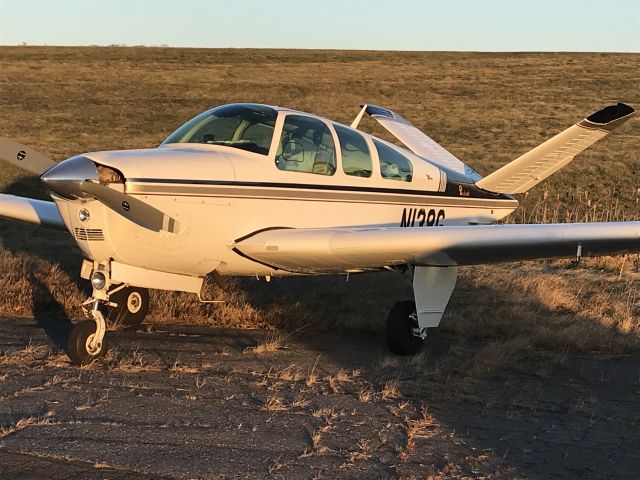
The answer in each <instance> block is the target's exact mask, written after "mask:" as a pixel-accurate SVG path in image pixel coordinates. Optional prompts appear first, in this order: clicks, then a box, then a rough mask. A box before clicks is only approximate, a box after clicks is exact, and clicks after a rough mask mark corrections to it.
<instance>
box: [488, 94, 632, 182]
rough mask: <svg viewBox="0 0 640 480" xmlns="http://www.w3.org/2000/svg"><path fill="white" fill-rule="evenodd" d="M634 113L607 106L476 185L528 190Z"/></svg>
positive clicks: (626, 107)
mask: <svg viewBox="0 0 640 480" xmlns="http://www.w3.org/2000/svg"><path fill="white" fill-rule="evenodd" d="M634 113H635V110H634V109H633V108H631V107H630V106H628V105H625V104H624V103H618V104H617V105H610V106H608V107H605V108H603V109H602V110H600V111H598V112H596V113H594V114H592V115H590V116H588V117H587V118H585V119H584V120H582V121H580V122H578V123H577V124H575V125H573V126H571V127H569V128H567V129H566V130H565V131H563V132H562V133H559V134H558V135H556V136H555V137H553V138H551V139H549V140H547V141H546V142H544V143H543V144H542V145H538V146H537V147H536V148H534V149H533V150H530V151H528V152H527V153H525V154H524V155H522V156H520V157H518V158H516V159H515V160H514V161H513V162H511V163H508V164H507V165H505V166H504V167H502V168H500V169H499V170H496V171H495V172H493V173H492V174H491V175H489V176H487V177H485V178H483V179H482V180H480V181H478V182H476V185H477V186H478V187H480V188H483V189H485V190H488V191H490V192H499V193H510V194H513V193H523V192H526V191H527V190H529V189H530V188H532V187H534V186H535V185H537V184H538V183H540V182H541V181H543V180H544V179H546V178H547V177H549V176H550V175H552V174H554V173H555V172H557V171H558V170H560V169H561V168H562V167H564V166H565V165H567V164H568V163H569V162H571V160H573V159H574V157H575V156H576V155H578V154H579V153H580V152H582V151H583V150H585V149H587V148H588V147H590V146H591V145H593V144H594V143H596V142H597V141H598V140H601V139H603V138H604V137H606V136H607V135H608V134H609V133H611V131H612V130H613V129H614V128H616V127H618V126H620V125H622V124H623V123H624V122H626V121H627V120H629V119H630V118H631V117H632V116H633V115H634Z"/></svg>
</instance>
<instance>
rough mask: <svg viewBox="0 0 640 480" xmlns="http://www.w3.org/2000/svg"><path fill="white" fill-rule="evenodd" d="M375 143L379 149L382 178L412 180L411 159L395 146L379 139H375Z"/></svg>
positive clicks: (402, 180)
mask: <svg viewBox="0 0 640 480" xmlns="http://www.w3.org/2000/svg"><path fill="white" fill-rule="evenodd" d="M373 144H374V145H375V146H376V150H377V151H378V158H379V159H380V173H381V174H382V178H388V179H391V180H399V181H401V182H410V181H411V179H412V178H413V167H412V166H411V162H410V161H409V159H408V158H407V157H405V156H404V155H402V154H401V153H400V152H398V151H397V150H396V149H395V148H392V147H390V146H388V145H385V144H384V143H382V142H379V141H378V140H374V141H373Z"/></svg>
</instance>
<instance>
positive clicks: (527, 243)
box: [234, 222, 640, 273]
mask: <svg viewBox="0 0 640 480" xmlns="http://www.w3.org/2000/svg"><path fill="white" fill-rule="evenodd" d="M234 248H235V249H236V250H237V251H239V252H240V253H241V254H243V255H244V256H245V257H247V258H250V259H253V260H254V261H257V262H259V263H262V264H267V265H270V266H272V267H274V268H275V269H282V270H286V271H291V272H298V273H339V272H345V271H350V270H362V269H372V268H381V267H386V266H393V265H403V264H409V265H418V266H453V265H473V264H487V263H502V262H509V261H517V260H527V259H535V258H554V257H573V256H576V254H577V253H578V248H580V253H581V254H582V255H584V256H589V255H606V254H620V253H629V252H633V253H637V252H640V222H608V223H578V224H544V225H478V226H464V227H453V226H442V227H437V228H431V229H427V228H423V229H420V228H406V227H386V228H384V227H383V228H355V229H348V228H334V229H279V230H269V231H263V232H260V233H256V234H255V235H253V236H250V237H248V238H245V239H243V240H241V241H239V242H237V243H236V244H235V245H234Z"/></svg>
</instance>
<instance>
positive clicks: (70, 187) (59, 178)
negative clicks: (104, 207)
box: [40, 157, 99, 199]
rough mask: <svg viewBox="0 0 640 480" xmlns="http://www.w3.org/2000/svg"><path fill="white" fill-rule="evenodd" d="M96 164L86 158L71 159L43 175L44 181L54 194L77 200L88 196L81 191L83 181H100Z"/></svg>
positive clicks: (41, 178)
mask: <svg viewBox="0 0 640 480" xmlns="http://www.w3.org/2000/svg"><path fill="white" fill-rule="evenodd" d="M98 179H99V174H98V169H97V168H96V166H95V164H94V163H93V162H92V161H91V160H89V159H88V158H86V157H71V158H69V159H67V160H64V161H62V162H60V163H58V164H57V165H56V166H54V167H52V168H50V169H49V170H47V171H46V172H44V173H43V174H42V176H41V177H40V180H42V181H43V182H44V183H45V184H46V185H47V187H49V188H50V189H51V190H52V191H53V192H54V193H57V194H58V195H60V196H62V197H65V198H69V199H76V198H81V197H86V196H87V195H86V194H85V193H83V192H82V191H81V190H80V183H82V181H83V180H98Z"/></svg>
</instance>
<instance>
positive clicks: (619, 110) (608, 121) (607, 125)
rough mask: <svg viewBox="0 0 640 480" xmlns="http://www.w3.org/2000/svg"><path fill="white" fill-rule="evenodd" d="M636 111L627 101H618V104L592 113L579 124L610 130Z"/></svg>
mask: <svg viewBox="0 0 640 480" xmlns="http://www.w3.org/2000/svg"><path fill="white" fill-rule="evenodd" d="M635 113H636V111H635V109H634V108H633V107H631V106H629V105H627V104H626V103H622V102H618V103H617V104H616V105H609V106H606V107H604V108H603V109H601V110H598V111H597V112H595V113H592V114H591V115H589V116H588V117H587V118H585V119H584V120H582V121H581V122H580V123H578V125H580V126H581V127H585V128H597V129H599V130H606V131H608V132H610V131H611V130H613V129H614V128H616V127H618V126H620V125H621V124H623V123H624V122H626V121H627V120H629V118H631V117H632V116H633V115H635Z"/></svg>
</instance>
